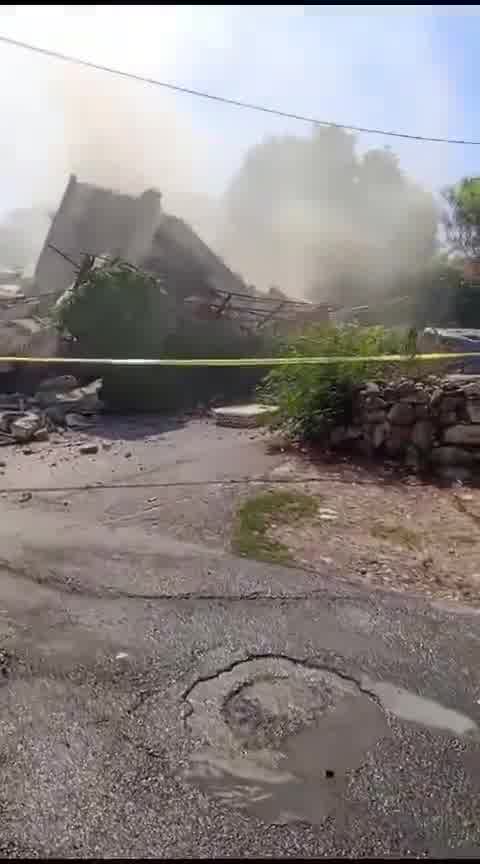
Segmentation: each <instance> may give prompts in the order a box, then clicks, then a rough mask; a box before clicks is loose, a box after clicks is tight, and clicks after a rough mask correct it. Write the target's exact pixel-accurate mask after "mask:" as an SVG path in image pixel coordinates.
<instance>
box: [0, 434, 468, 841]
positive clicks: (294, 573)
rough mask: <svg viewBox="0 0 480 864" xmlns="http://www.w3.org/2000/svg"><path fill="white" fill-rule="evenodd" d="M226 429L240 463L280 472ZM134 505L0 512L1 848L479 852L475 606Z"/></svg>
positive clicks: (194, 442)
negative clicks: (216, 536)
mask: <svg viewBox="0 0 480 864" xmlns="http://www.w3.org/2000/svg"><path fill="white" fill-rule="evenodd" d="M169 434H170V433H169ZM173 434H175V433H173ZM182 434H183V432H181V433H180V435H179V438H178V439H177V440H178V441H183V451H182V452H183V453H184V454H187V455H184V457H183V458H185V459H189V458H191V464H190V468H191V472H192V473H193V474H195V475H196V476H199V475H200V473H201V471H205V470H206V469H207V470H208V460H207V459H206V457H205V452H207V450H208V452H210V450H211V448H210V450H209V449H208V447H207V444H204V445H200V443H199V427H195V428H194V435H193V437H192V439H191V443H190V450H189V445H188V441H189V440H190V439H189V438H188V434H187V433H185V435H184V438H183V439H182V438H181V435H182ZM209 434H210V433H208V434H207V437H206V438H205V441H206V440H207V438H208V435H209ZM200 437H201V436H200ZM226 440H227V444H228V445H229V446H230V451H231V455H230V462H229V467H230V470H234V469H235V468H236V467H239V469H240V470H241V471H242V472H243V471H244V469H245V467H246V463H247V456H246V452H247V450H248V449H250V450H251V452H252V454H254V453H255V454H256V455H252V458H253V459H254V460H255V459H256V460H257V462H256V463H255V468H254V470H257V469H258V471H259V472H260V473H261V471H262V470H266V469H268V470H270V469H271V468H272V467H274V465H276V464H278V462H277V461H276V460H273V461H272V462H268V466H266V464H265V460H264V457H263V456H260V455H259V454H260V452H261V451H260V449H259V447H260V445H259V442H258V441H255V440H252V439H251V438H249V437H248V436H246V437H245V436H244V437H238V438H237V437H235V435H233V436H232V437H231V438H230V439H226ZM247 441H248V443H247ZM122 446H123V445H122ZM139 446H140V445H139ZM237 446H238V448H239V451H238V452H239V453H240V451H241V453H242V454H243V455H242V456H240V455H238V459H237V458H236V447H237ZM202 448H203V449H202ZM222 448H223V444H222V445H221V446H218V448H217V453H216V456H215V455H213V456H211V457H210V459H211V460H212V461H213V462H215V464H216V465H217V469H216V470H217V473H218V472H220V474H221V471H222V470H223V471H225V472H226V471H227V468H228V465H227V458H226V456H225V455H224V450H223V449H222ZM232 448H233V449H232ZM225 450H226V445H225ZM172 452H173V453H176V455H175V456H172V463H173V462H174V459H175V458H179V456H178V450H175V448H173V450H172ZM194 452H195V453H197V456H194V455H192V454H193V453H194ZM188 454H190V455H188ZM2 455H3V454H2ZM29 458H31V457H29ZM35 458H36V457H34V459H35ZM39 458H40V457H39ZM122 458H124V457H122ZM132 458H136V455H135V454H134V456H133V457H132ZM143 458H144V457H143V456H142V459H143ZM156 458H158V459H160V456H159V455H158V454H157V457H156ZM162 458H163V457H162ZM242 459H244V460H245V461H244V462H243V461H242ZM262 459H263V460H264V461H263V462H262ZM151 460H152V463H151V465H150V466H149V467H150V470H151V472H152V476H153V473H154V461H155V457H154V456H153V455H152V456H151ZM222 460H223V461H222ZM160 461H161V460H160ZM127 462H128V464H129V466H130V457H129V458H128V459H127ZM200 462H201V463H202V464H200ZM31 464H32V465H34V464H35V462H34V461H32V463H31ZM183 464H185V463H183ZM222 465H223V468H222V467H221V466H222ZM68 466H69V463H68V465H67V463H66V468H65V471H70V470H73V469H72V468H71V466H70V467H68ZM105 470H106V469H105ZM182 470H184V469H183V468H182ZM128 471H129V472H132V469H131V468H130V467H129V468H128ZM158 471H159V472H160V474H162V473H163V475H165V474H166V473H168V476H169V477H174V476H175V471H174V468H173V467H172V464H170V466H168V465H167V463H166V462H164V463H162V465H160V467H159V468H158ZM126 472H127V469H126V468H125V469H124V473H125V476H126ZM118 473H119V475H120V474H121V469H120V468H119V469H118ZM7 474H8V469H7ZM189 476H191V474H190V475H189ZM30 479H31V482H32V481H33V480H34V479H35V472H34V469H33V468H32V469H31V475H30ZM115 494H116V493H112V497H111V499H110V501H107V498H106V497H105V496H107V493H106V492H102V493H95V500H96V501H100V503H99V504H90V508H89V507H88V506H87V505H86V503H85V499H84V497H83V495H84V493H82V495H81V496H79V497H78V499H77V498H75V497H74V496H70V499H69V506H68V507H63V509H62V506H61V502H60V500H59V499H57V498H55V499H54V500H53V499H52V501H53V503H52V501H49V500H47V499H46V498H45V497H42V496H39V497H38V496H34V497H33V499H32V501H30V502H28V503H26V504H23V505H20V504H18V503H16V502H15V500H14V499H13V500H12V499H11V498H10V497H6V498H5V497H4V498H2V499H1V501H0V510H1V512H0V635H1V642H0V672H1V678H2V685H1V686H0V702H1V715H0V716H1V718H2V723H1V724H0V759H1V768H2V783H1V786H0V812H1V822H0V854H3V855H6V856H22V855H23V856H39V857H40V856H42V857H46V856H59V857H60V856H64V857H88V856H91V857H92V856H99V857H169V856H170V857H180V856H190V857H195V856H196V857H229V856H235V857H237V856H244V857H253V856H259V857H267V856H268V857H271V856H281V857H283V856H304V857H319V856H349V857H352V856H356V855H360V856H362V855H363V856H379V857H382V856H386V855H390V856H391V855H393V856H405V855H413V856H428V855H430V856H434V855H441V854H447V852H449V851H450V852H451V850H455V853H457V854H463V855H465V856H468V855H469V854H474V850H475V849H478V848H480V731H479V729H480V664H479V659H480V618H479V617H478V614H477V613H475V612H474V611H470V612H469V611H468V610H455V611H451V610H448V609H446V608H440V607H438V606H437V607H435V606H429V605H426V604H425V605H424V604H422V603H420V602H419V601H418V600H413V599H409V598H407V597H405V598H403V599H402V598H399V597H398V595H397V596H390V595H388V594H385V593H382V594H380V593H379V594H373V593H367V592H366V591H362V590H359V589H358V588H354V587H352V586H349V585H348V584H346V583H343V584H334V583H333V582H332V580H331V579H330V578H329V575H328V573H324V574H319V575H315V574H312V573H307V572H304V571H302V570H295V569H290V568H281V567H277V566H275V567H273V566H269V565H262V564H258V563H255V562H248V561H246V560H244V559H241V560H239V559H236V558H234V557H233V556H231V555H230V554H229V553H228V552H226V551H225V549H224V547H223V546H222V544H221V543H220V542H217V543H216V544H215V543H214V541H213V539H212V540H211V542H210V543H208V542H205V541H204V539H203V538H202V536H201V532H200V535H199V537H198V539H197V540H196V541H195V540H194V538H193V531H192V532H191V534H192V537H191V539H190V540H188V539H186V537H185V536H184V535H185V534H186V533H188V532H186V529H185V530H183V529H182V530H180V531H177V530H175V526H174V525H172V521H171V518H169V516H168V514H167V513H165V514H164V516H165V521H162V518H161V514H160V516H158V517H157V523H156V525H155V530H153V527H152V523H151V521H149V520H147V521H146V522H145V520H144V519H143V518H141V517H139V518H127V517H128V512H127V509H128V508H127V498H126V497H122V496H120V498H121V501H120V503H119V502H118V501H117V506H118V507H120V511H121V512H120V514H119V515H120V516H121V518H120V519H119V520H118V521H116V522H113V523H112V522H111V521H109V520H111V508H112V507H114V506H115V501H114V496H115ZM122 494H123V493H122ZM142 494H143V495H144V498H145V492H143V493H142ZM182 494H183V493H182ZM126 495H127V493H126V492H125V496H126ZM37 497H38V500H37ZM77 500H78V506H77V504H76V502H77ZM189 500H190V501H191V504H190V505H188V504H187V503H186V502H185V501H183V503H182V502H180V503H181V504H182V507H183V517H184V518H183V522H184V523H186V522H188V518H187V517H188V508H189V506H191V507H192V508H193V511H194V513H195V514H196V513H197V512H198V510H196V509H195V507H196V502H195V493H194V492H193V491H192V493H191V495H190V498H189ZM174 503H175V502H174V501H172V506H173V504H174ZM217 503H218V501H217ZM137 505H138V501H137V500H135V501H134V502H133V504H132V513H133V514H134V513H135V512H136V510H135V508H136V507H137ZM210 505H211V501H209V499H206V501H205V507H206V508H207V509H210ZM218 506H220V504H219V505H218ZM229 506H230V505H229ZM177 507H180V504H178V502H177ZM211 509H212V512H213V509H214V508H213V507H212V508H211ZM227 509H228V508H227ZM176 512H179V511H176ZM124 517H125V518H124ZM196 518H197V517H196V516H195V518H194V521H195V519H196Z"/></svg>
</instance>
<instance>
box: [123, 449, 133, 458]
mask: <svg viewBox="0 0 480 864" xmlns="http://www.w3.org/2000/svg"><path fill="white" fill-rule="evenodd" d="M131 458H132V454H131V452H130V450H127V452H126V453H125V459H131Z"/></svg>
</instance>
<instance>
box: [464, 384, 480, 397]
mask: <svg viewBox="0 0 480 864" xmlns="http://www.w3.org/2000/svg"><path fill="white" fill-rule="evenodd" d="M462 392H463V394H464V396H466V397H467V399H480V380H479V381H471V382H470V383H469V384H465V386H464V387H462Z"/></svg>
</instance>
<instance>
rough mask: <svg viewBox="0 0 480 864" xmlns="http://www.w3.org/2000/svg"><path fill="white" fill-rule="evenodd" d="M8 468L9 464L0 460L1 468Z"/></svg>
mask: <svg viewBox="0 0 480 864" xmlns="http://www.w3.org/2000/svg"><path fill="white" fill-rule="evenodd" d="M6 467H7V463H6V462H4V460H3V459H0V468H6Z"/></svg>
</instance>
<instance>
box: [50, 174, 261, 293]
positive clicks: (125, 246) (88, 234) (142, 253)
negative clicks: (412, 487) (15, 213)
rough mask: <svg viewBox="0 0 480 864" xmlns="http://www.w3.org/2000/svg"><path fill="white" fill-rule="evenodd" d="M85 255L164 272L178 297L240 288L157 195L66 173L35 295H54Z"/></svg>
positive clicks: (68, 281) (242, 289) (68, 282)
mask: <svg viewBox="0 0 480 864" xmlns="http://www.w3.org/2000/svg"><path fill="white" fill-rule="evenodd" d="M85 254H90V255H93V256H95V255H107V256H111V257H118V258H122V259H124V260H125V261H128V262H130V263H131V264H135V265H137V266H140V267H143V268H145V269H146V270H148V271H149V272H151V273H154V274H158V275H159V276H164V277H165V278H166V279H167V280H168V277H169V276H171V277H174V278H172V279H171V280H170V282H171V284H174V285H175V291H176V294H177V295H178V300H179V301H182V300H184V299H185V298H186V297H188V296H190V295H193V294H199V293H200V294H202V295H208V294H210V293H211V294H212V296H213V295H214V294H215V292H216V291H217V290H225V291H229V292H231V291H234V292H241V293H243V292H246V286H245V284H244V282H243V280H242V279H241V278H240V277H238V276H236V275H235V274H234V273H232V271H231V270H229V268H228V267H227V266H226V265H225V264H224V263H223V261H222V260H221V259H220V258H219V257H218V256H217V255H215V254H214V253H213V252H212V251H211V250H210V249H209V247H208V246H207V245H206V243H204V242H203V241H202V240H201V239H200V237H198V235H197V234H196V233H195V232H194V231H193V230H192V228H190V226H189V225H187V223H186V222H184V221H183V220H182V219H178V218H177V217H175V216H172V215H170V214H168V213H166V212H165V211H164V210H163V208H162V202H161V194H160V192H158V191H157V190H156V189H148V190H146V191H145V192H144V193H143V194H142V195H139V196H138V197H134V196H131V195H125V194H123V193H119V192H114V191H112V190H109V189H103V188H100V187H98V186H93V185H91V184H89V183H82V182H80V181H79V180H78V179H77V178H76V176H75V175H72V176H71V177H70V180H69V182H68V185H67V188H66V190H65V193H64V196H63V198H62V201H61V203H60V206H59V208H58V210H57V213H56V215H55V217H54V219H53V221H52V224H51V227H50V230H49V232H48V235H47V238H46V240H45V244H44V247H43V249H42V252H41V254H40V257H39V260H38V263H37V267H36V270H35V276H34V283H35V289H34V290H35V293H36V294H37V296H39V297H41V296H42V295H48V294H51V293H52V292H53V293H54V294H56V295H57V296H59V295H60V294H62V292H63V291H65V290H66V289H67V288H69V286H70V285H71V284H72V282H73V281H74V278H75V275H76V272H77V270H78V268H79V267H80V265H81V263H82V261H83V259H84V256H85Z"/></svg>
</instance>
